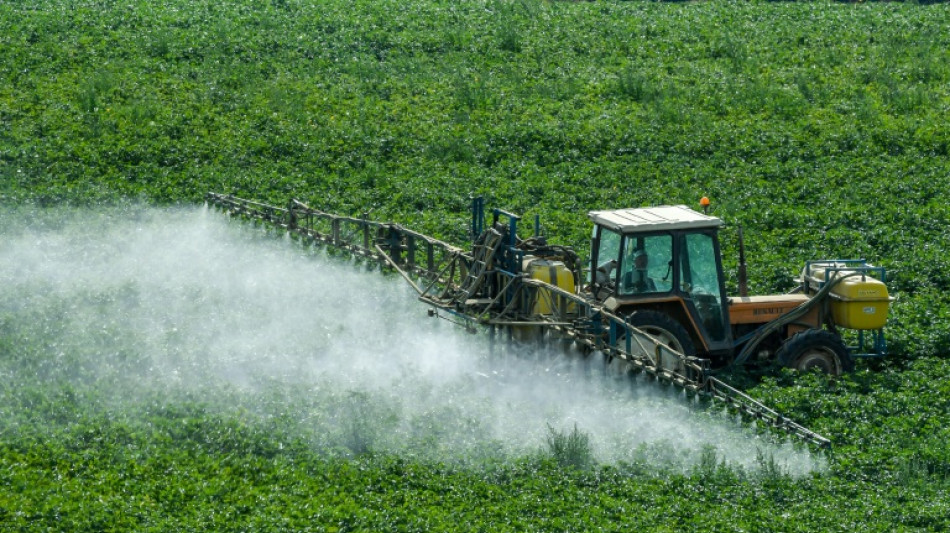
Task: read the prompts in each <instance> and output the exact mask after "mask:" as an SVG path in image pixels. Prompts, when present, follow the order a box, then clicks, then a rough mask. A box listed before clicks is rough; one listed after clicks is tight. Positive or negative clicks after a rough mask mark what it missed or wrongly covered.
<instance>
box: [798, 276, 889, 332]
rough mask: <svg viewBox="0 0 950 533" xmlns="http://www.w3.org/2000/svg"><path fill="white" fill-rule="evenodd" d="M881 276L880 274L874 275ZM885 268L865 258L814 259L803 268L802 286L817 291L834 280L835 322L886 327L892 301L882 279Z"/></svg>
mask: <svg viewBox="0 0 950 533" xmlns="http://www.w3.org/2000/svg"><path fill="white" fill-rule="evenodd" d="M872 274H873V275H877V276H878V277H877V278H876V277H872ZM883 277H884V269H883V268H878V267H874V266H871V265H868V264H867V263H865V262H863V261H851V260H849V261H840V260H839V261H810V262H808V263H806V264H805V269H804V270H803V271H802V280H801V281H802V285H803V286H804V287H805V291H806V292H807V293H808V294H814V293H816V292H818V290H819V289H820V288H821V287H822V286H824V284H825V283H828V282H831V283H834V284H835V285H834V287H832V288H831V294H830V308H831V316H832V319H833V320H834V323H835V325H837V326H840V327H842V328H846V329H856V330H876V329H881V328H883V327H884V325H885V323H886V322H887V312H888V308H889V307H890V302H891V301H892V300H893V299H894V298H892V297H891V296H890V295H889V294H888V293H887V285H885V284H884V281H883V280H882V279H878V278H883Z"/></svg>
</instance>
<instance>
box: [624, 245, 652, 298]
mask: <svg viewBox="0 0 950 533" xmlns="http://www.w3.org/2000/svg"><path fill="white" fill-rule="evenodd" d="M631 260H632V262H633V268H631V269H630V270H628V271H627V272H626V273H624V275H623V289H624V292H627V293H640V292H656V283H654V282H653V279H652V278H651V277H650V276H648V275H647V268H648V267H649V266H650V257H649V256H648V255H647V253H646V250H644V249H642V248H637V249H635V250H634V251H633V253H631V254H630V255H629V256H628V257H627V261H628V263H627V264H630V263H629V261H631Z"/></svg>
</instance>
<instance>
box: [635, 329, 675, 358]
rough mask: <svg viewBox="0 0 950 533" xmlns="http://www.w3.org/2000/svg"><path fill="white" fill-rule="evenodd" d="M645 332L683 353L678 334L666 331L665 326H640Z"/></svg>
mask: <svg viewBox="0 0 950 533" xmlns="http://www.w3.org/2000/svg"><path fill="white" fill-rule="evenodd" d="M640 329H641V330H642V331H643V332H644V333H647V334H649V335H651V336H653V337H655V338H656V340H658V341H660V342H662V343H663V344H665V345H667V346H669V347H670V348H673V349H674V350H676V351H677V352H679V353H683V352H684V351H685V350H683V345H682V344H681V343H680V341H679V339H677V338H676V335H673V334H672V333H670V332H669V331H666V330H665V329H663V328H658V327H656V326H645V327H641V328H640Z"/></svg>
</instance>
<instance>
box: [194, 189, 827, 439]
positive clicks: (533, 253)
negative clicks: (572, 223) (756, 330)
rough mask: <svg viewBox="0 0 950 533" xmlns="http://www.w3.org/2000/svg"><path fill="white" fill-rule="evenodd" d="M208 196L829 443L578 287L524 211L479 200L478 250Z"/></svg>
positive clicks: (472, 314) (295, 209)
mask: <svg viewBox="0 0 950 533" xmlns="http://www.w3.org/2000/svg"><path fill="white" fill-rule="evenodd" d="M207 201H208V203H209V204H212V205H214V206H216V207H219V208H221V209H224V210H226V211H227V212H228V213H231V214H234V215H240V216H243V217H246V218H250V219H254V220H260V221H263V222H265V223H268V224H270V225H273V226H274V227H278V228H281V229H285V230H287V231H289V232H292V233H294V234H296V235H299V236H301V237H303V238H306V239H309V240H310V241H312V242H316V243H320V244H323V245H326V246H327V247H329V248H331V249H336V250H340V251H342V252H344V253H348V254H352V255H355V256H359V257H364V258H367V259H369V260H374V261H377V262H379V263H381V264H384V265H388V266H390V267H392V268H393V269H394V270H396V271H397V272H399V273H400V275H402V276H403V277H404V278H405V279H406V281H407V282H409V284H410V285H411V286H412V287H413V288H414V289H415V290H416V292H417V293H418V295H419V299H420V300H422V301H423V302H425V303H426V304H428V305H430V306H432V307H434V308H435V309H437V310H439V311H444V312H447V313H449V314H451V315H453V316H454V317H456V318H458V319H460V320H461V322H462V324H463V325H464V326H465V327H466V328H467V329H473V328H474V326H475V325H478V324H481V325H484V326H487V327H489V328H491V329H492V330H494V329H495V328H508V329H509V330H510V331H518V332H522V333H525V332H528V333H529V334H530V335H532V336H533V337H534V338H537V339H543V338H554V339H559V340H562V341H570V342H573V343H574V344H575V345H576V346H578V348H579V349H580V350H581V351H582V352H586V353H589V352H591V351H595V350H597V351H600V352H602V353H603V354H604V355H605V356H606V357H607V359H608V360H614V359H617V360H620V361H625V362H626V363H628V364H629V366H630V367H631V368H632V369H634V370H637V371H641V372H644V373H646V374H648V375H650V376H652V377H654V378H656V379H659V380H661V381H663V382H667V383H670V384H673V385H676V386H678V387H680V388H682V389H684V390H686V391H687V392H689V393H691V394H697V395H699V396H701V397H705V398H709V399H712V400H714V401H719V402H722V403H724V404H725V405H728V406H729V407H731V408H733V409H735V410H737V411H739V412H741V413H744V414H746V415H749V416H751V417H753V418H755V419H758V420H761V421H764V422H765V423H766V424H767V425H769V426H771V427H773V428H778V429H780V430H783V431H785V432H788V433H790V434H793V435H796V436H797V437H799V438H801V439H802V440H804V441H806V442H809V443H811V444H814V445H817V446H819V447H822V448H829V447H830V444H831V443H830V441H829V440H828V439H826V438H825V437H822V436H821V435H818V434H817V433H815V432H813V431H811V430H809V429H807V428H805V427H803V426H801V425H799V424H797V423H795V422H793V421H791V420H789V419H788V418H786V417H784V416H782V415H780V414H779V413H777V412H776V411H774V410H772V409H770V408H768V407H766V406H765V405H763V404H762V403H760V402H758V401H756V400H755V399H753V398H751V397H749V396H748V395H746V394H744V393H743V392H741V391H739V390H737V389H735V388H734V387H731V386H730V385H728V384H727V383H725V382H723V381H721V380H719V379H717V378H715V377H713V376H711V375H710V371H709V360H707V359H703V358H699V357H693V356H686V355H684V354H683V353H680V352H678V351H676V350H674V349H673V348H671V347H670V346H668V345H666V344H664V343H662V342H661V341H659V340H658V339H656V338H655V337H653V336H651V335H649V334H648V333H646V332H644V331H642V330H640V329H638V328H636V327H634V326H632V325H630V324H629V323H628V322H627V321H626V320H625V319H624V318H623V317H621V316H618V315H616V314H614V313H613V312H611V311H610V310H609V309H607V308H605V307H604V306H603V305H602V304H601V303H599V302H598V301H597V300H596V299H595V298H593V297H592V296H591V295H589V294H587V293H585V292H583V291H579V290H578V289H577V287H576V285H575V283H574V281H573V280H576V279H578V278H579V277H580V276H579V272H578V271H577V264H578V261H577V258H576V255H575V254H574V252H573V251H572V250H570V249H569V248H565V247H559V246H549V245H547V244H546V243H545V242H544V241H543V240H542V239H540V238H538V237H537V236H536V237H532V238H529V239H525V240H520V239H518V236H517V234H516V231H517V221H518V220H519V219H518V217H517V216H516V215H513V214H511V213H507V212H504V211H500V210H495V211H494V217H493V221H492V224H491V225H490V226H488V227H487V228H486V227H485V223H484V217H483V215H481V213H480V212H479V211H480V210H479V208H480V207H481V205H482V204H481V203H480V199H477V200H476V202H475V203H474V204H473V205H474V207H475V209H474V210H473V212H474V213H475V214H474V215H473V224H472V228H473V233H474V232H476V230H477V231H478V232H479V234H478V235H475V242H474V244H473V246H472V249H471V251H465V250H462V249H461V248H458V247H455V246H453V245H451V244H448V243H446V242H443V241H441V240H438V239H435V238H432V237H429V236H427V235H423V234H421V233H418V232H415V231H413V230H410V229H407V228H405V227H403V226H401V225H399V224H394V223H389V222H375V221H371V220H367V218H366V217H365V216H364V217H360V218H355V217H346V216H340V215H334V214H330V213H326V212H323V211H320V210H317V209H313V208H311V207H309V206H307V205H306V204H304V203H302V202H300V201H298V200H290V201H289V202H288V204H287V207H283V208H282V207H276V206H272V205H267V204H263V203H260V202H255V201H251V200H245V199H241V198H236V197H234V196H231V195H223V194H218V193H209V194H208V195H207ZM501 217H507V218H508V221H507V223H501V222H499V219H500V218H501ZM525 265H528V267H525ZM539 265H540V266H539ZM545 269H547V270H548V271H550V275H548V274H546V273H545ZM565 270H567V271H573V272H574V276H573V280H571V282H570V283H567V284H565V283H561V282H560V279H561V278H560V274H561V273H563V272H564V271H565ZM550 281H553V283H552V282H550Z"/></svg>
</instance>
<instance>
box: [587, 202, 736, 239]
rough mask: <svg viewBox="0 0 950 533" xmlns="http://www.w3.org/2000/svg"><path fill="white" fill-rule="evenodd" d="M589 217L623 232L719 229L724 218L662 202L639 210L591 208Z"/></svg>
mask: <svg viewBox="0 0 950 533" xmlns="http://www.w3.org/2000/svg"><path fill="white" fill-rule="evenodd" d="M587 216H589V217H590V219H591V220H593V221H594V223H595V224H599V225H601V226H605V227H607V228H610V229H612V230H614V231H618V232H620V233H640V232H644V231H666V230H674V229H701V228H718V227H719V226H722V225H723V222H722V220H720V219H718V218H716V217H713V216H709V215H704V214H702V213H700V212H699V211H694V210H692V209H690V208H689V207H686V206H685V205H660V206H656V207H641V208H637V209H614V210H611V211H591V212H589V213H587Z"/></svg>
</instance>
